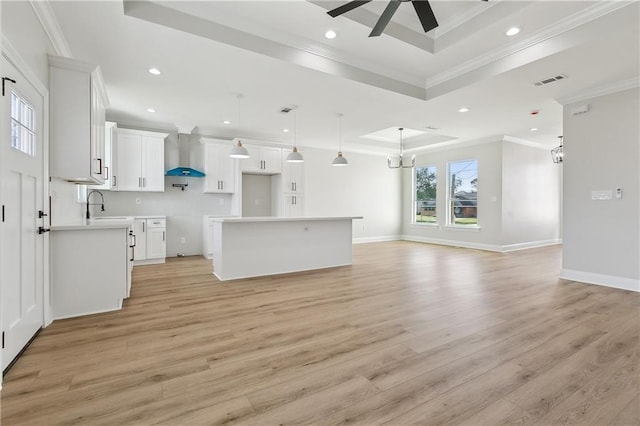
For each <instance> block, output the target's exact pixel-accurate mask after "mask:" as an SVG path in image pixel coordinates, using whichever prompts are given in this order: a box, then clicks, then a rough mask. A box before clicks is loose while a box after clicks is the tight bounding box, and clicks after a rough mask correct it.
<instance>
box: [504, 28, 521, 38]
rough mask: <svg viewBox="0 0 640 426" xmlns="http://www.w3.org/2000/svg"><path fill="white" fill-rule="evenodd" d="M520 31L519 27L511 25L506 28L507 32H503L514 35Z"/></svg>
mask: <svg viewBox="0 0 640 426" xmlns="http://www.w3.org/2000/svg"><path fill="white" fill-rule="evenodd" d="M519 32H520V28H518V27H511V28H509V29H508V30H507V32H506V33H505V34H506V35H508V36H509V37H511V36H514V35H516V34H518V33H519Z"/></svg>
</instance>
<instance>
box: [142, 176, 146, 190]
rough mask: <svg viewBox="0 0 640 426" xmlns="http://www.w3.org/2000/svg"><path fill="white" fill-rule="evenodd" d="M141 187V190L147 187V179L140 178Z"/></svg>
mask: <svg viewBox="0 0 640 426" xmlns="http://www.w3.org/2000/svg"><path fill="white" fill-rule="evenodd" d="M142 187H143V188H146V187H147V178H146V177H143V178H142Z"/></svg>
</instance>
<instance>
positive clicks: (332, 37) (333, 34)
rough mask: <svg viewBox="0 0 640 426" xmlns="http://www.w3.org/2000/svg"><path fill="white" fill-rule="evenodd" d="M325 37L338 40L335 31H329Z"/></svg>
mask: <svg viewBox="0 0 640 426" xmlns="http://www.w3.org/2000/svg"><path fill="white" fill-rule="evenodd" d="M324 36H325V37H326V38H328V39H329V40H331V39H334V38H336V36H337V34H336V32H335V31H333V30H329V31H327V32H326V33H324Z"/></svg>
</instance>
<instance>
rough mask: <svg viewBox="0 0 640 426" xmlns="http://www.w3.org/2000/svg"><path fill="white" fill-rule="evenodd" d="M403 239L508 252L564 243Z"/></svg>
mask: <svg viewBox="0 0 640 426" xmlns="http://www.w3.org/2000/svg"><path fill="white" fill-rule="evenodd" d="M401 239H402V240H405V241H414V242H418V243H427V244H439V245H443V246H451V247H462V248H469V249H475V250H486V251H493V252H497V253H506V252H510V251H516V250H525V249H530V248H536V247H545V246H552V245H556V244H562V240H561V239H555V240H542V241H531V242H528V243H518V244H509V245H505V246H502V245H497V244H484V243H474V242H470V241H458V240H449V239H443V238H430V237H418V236H415V235H402V236H401Z"/></svg>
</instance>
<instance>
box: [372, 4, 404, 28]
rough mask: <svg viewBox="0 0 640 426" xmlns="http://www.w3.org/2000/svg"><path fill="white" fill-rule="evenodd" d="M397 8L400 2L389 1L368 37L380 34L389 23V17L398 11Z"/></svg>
mask: <svg viewBox="0 0 640 426" xmlns="http://www.w3.org/2000/svg"><path fill="white" fill-rule="evenodd" d="M399 6H400V0H391V1H390V2H389V4H388V5H387V7H386V8H385V9H384V12H382V15H380V19H378V22H376V26H375V27H373V30H371V34H369V37H378V36H379V35H380V34H382V32H383V31H384V29H385V28H386V27H387V24H388V23H389V21H391V17H392V16H393V14H394V13H396V10H398V7H399Z"/></svg>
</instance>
